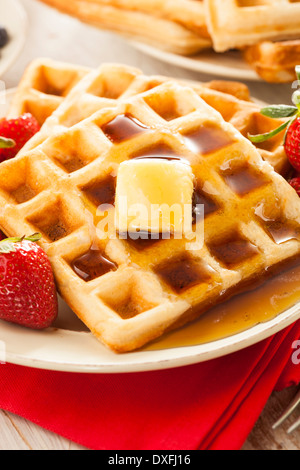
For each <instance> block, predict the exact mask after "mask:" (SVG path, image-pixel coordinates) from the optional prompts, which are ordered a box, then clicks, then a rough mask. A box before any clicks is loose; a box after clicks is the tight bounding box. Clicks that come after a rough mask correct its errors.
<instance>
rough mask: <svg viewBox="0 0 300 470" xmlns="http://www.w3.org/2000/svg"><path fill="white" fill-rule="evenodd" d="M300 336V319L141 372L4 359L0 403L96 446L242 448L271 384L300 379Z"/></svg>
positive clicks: (0, 371) (278, 387) (97, 448)
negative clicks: (214, 351)
mask: <svg viewBox="0 0 300 470" xmlns="http://www.w3.org/2000/svg"><path fill="white" fill-rule="evenodd" d="M299 340H300V321H298V322H297V323H295V324H294V325H291V326H290V327H288V328H287V329H285V330H284V331H282V332H280V333H278V334H276V335H275V336H273V337H271V338H269V339H267V340H265V341H263V342H261V343H258V344H256V345H254V346H251V347H249V348H247V349H244V350H242V351H239V352H236V353H234V354H230V355H227V356H224V357H221V358H218V359H214V360H211V361H207V362H204V363H201V364H197V365H192V366H187V367H180V368H176V369H170V370H164V371H153V372H142V373H127V374H116V375H114V374H105V375H102V374H92V375H89V374H77V373H64V372H52V371H46V370H38V369H34V368H26V367H21V366H15V365H11V364H4V365H1V366H0V407H1V408H2V409H4V410H7V411H10V412H12V413H15V414H17V415H20V416H22V417H24V418H26V419H28V420H30V421H32V422H34V423H36V424H38V425H40V426H41V427H43V428H44V429H48V430H50V431H53V432H55V433H57V434H59V435H61V436H64V437H66V438H68V439H69V440H71V441H74V442H77V443H78V444H81V445H83V446H85V447H87V448H89V449H92V450H196V449H202V450H204V449H207V450H238V449H240V448H241V447H242V445H243V444H244V442H245V440H246V439H247V437H248V435H249V433H250V431H251V430H252V428H253V426H254V424H255V422H256V420H257V419H258V417H259V415H260V413H261V411H262V410H263V408H264V406H265V404H266V402H267V400H268V398H269V396H270V394H271V393H272V391H273V390H274V389H275V388H276V389H281V388H283V387H285V386H289V385H291V384H297V383H299V382H300V341H299ZM298 341H299V346H298V353H297V349H296V347H295V346H296V342H298ZM293 361H294V363H293ZM274 418H275V417H274Z"/></svg>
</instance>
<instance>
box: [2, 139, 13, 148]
mask: <svg viewBox="0 0 300 470" xmlns="http://www.w3.org/2000/svg"><path fill="white" fill-rule="evenodd" d="M15 146H16V142H15V141H14V140H13V139H7V138H6V137H0V149H11V148H13V147H15Z"/></svg>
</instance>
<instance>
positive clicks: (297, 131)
mask: <svg viewBox="0 0 300 470" xmlns="http://www.w3.org/2000/svg"><path fill="white" fill-rule="evenodd" d="M296 74H297V78H298V83H300V66H299V65H298V66H297V67H296ZM292 101H293V105H294V106H289V105H283V104H281V105H274V106H268V107H266V108H262V109H261V111H260V112H261V114H262V115H263V116H267V117H270V118H276V119H282V118H286V120H285V122H284V123H283V124H281V125H280V126H279V127H278V128H277V129H274V130H273V131H271V132H268V133H266V134H260V135H250V134H249V135H248V138H249V139H250V140H251V142H253V143H260V142H265V141H267V140H269V139H271V138H272V137H274V136H275V135H277V134H279V133H280V132H283V131H284V130H285V135H284V141H283V144H284V148H285V152H286V155H287V158H288V160H289V162H290V164H291V165H292V167H293V168H294V169H295V170H297V171H300V90H298V91H295V93H294V94H293V97H292Z"/></svg>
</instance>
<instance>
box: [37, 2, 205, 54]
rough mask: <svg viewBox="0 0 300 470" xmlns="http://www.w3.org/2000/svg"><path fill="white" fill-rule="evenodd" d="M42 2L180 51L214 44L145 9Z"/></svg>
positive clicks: (83, 20) (191, 52) (197, 50)
mask: <svg viewBox="0 0 300 470" xmlns="http://www.w3.org/2000/svg"><path fill="white" fill-rule="evenodd" d="M41 1H42V2H43V3H46V4H47V5H49V6H51V7H54V8H56V9H58V10H59V11H61V12H62V13H66V14H69V15H71V16H73V17H75V18H77V19H79V20H81V21H82V22H84V23H87V24H89V25H91V26H95V27H98V28H101V29H106V30H110V31H115V32H117V33H120V34H122V35H125V36H127V37H130V38H131V39H135V40H140V41H143V42H146V43H149V44H151V45H154V46H155V47H159V48H160V49H165V50H168V51H170V52H173V53H176V54H183V55H191V54H195V53H196V52H199V51H201V50H203V49H207V48H210V47H211V40H210V39H209V38H208V37H201V36H199V35H198V34H196V33H194V32H193V31H191V30H189V29H187V28H185V27H184V26H182V25H181V24H179V23H176V22H174V21H171V20H168V19H165V18H160V17H157V16H155V15H149V14H147V13H144V12H140V11H132V10H125V9H121V8H117V7H115V6H111V5H107V4H102V3H101V2H100V1H97V0H95V1H91V0H90V1H88V2H87V1H86V0H72V1H70V2H66V1H64V0H41Z"/></svg>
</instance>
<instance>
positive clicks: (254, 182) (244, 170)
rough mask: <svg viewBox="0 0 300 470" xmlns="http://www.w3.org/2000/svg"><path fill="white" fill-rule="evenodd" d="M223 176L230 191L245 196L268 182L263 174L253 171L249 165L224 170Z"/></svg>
mask: <svg viewBox="0 0 300 470" xmlns="http://www.w3.org/2000/svg"><path fill="white" fill-rule="evenodd" d="M223 177H224V179H225V181H226V183H227V184H228V186H229V187H230V188H231V189H232V191H234V192H235V193H236V194H238V195H239V196H245V195H246V194H248V193H249V192H251V191H254V190H255V189H258V188H260V187H261V186H264V185H265V184H267V182H268V181H267V179H266V178H265V177H264V176H263V175H260V174H258V173H256V172H254V171H253V169H252V168H251V167H250V165H245V166H242V167H240V168H237V169H232V170H231V169H228V170H225V171H224V173H223Z"/></svg>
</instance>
